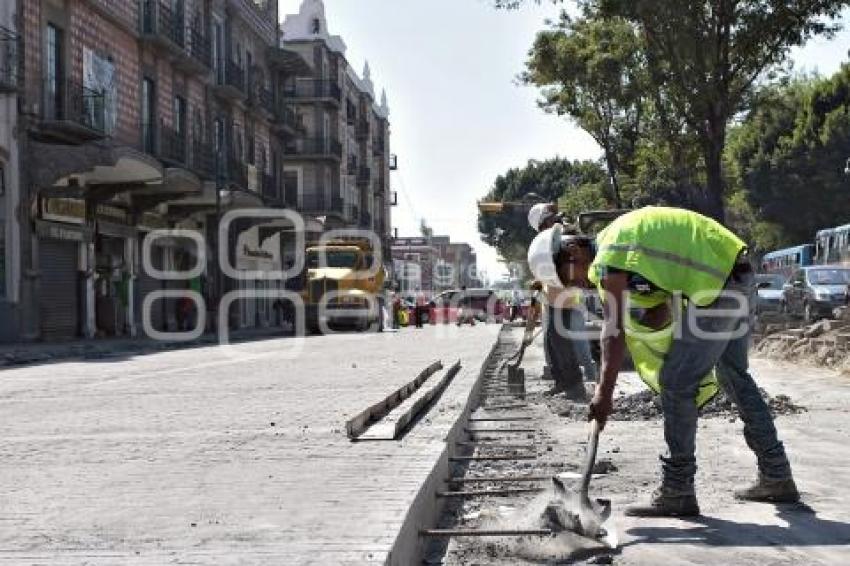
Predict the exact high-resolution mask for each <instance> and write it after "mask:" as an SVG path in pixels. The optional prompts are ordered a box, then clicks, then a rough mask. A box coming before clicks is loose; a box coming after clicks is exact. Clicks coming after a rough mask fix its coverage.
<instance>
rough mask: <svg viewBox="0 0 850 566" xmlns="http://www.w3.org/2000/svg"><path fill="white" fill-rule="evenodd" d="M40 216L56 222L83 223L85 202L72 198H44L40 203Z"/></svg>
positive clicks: (84, 220)
mask: <svg viewBox="0 0 850 566" xmlns="http://www.w3.org/2000/svg"><path fill="white" fill-rule="evenodd" d="M41 217H42V218H43V219H44V220H54V221H56V222H70V223H72V224H85V222H86V203H85V201H83V200H79V199H72V198H46V199H44V200H43V201H42V204H41Z"/></svg>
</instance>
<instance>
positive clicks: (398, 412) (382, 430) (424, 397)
mask: <svg viewBox="0 0 850 566" xmlns="http://www.w3.org/2000/svg"><path fill="white" fill-rule="evenodd" d="M458 371H460V360H458V361H457V362H455V364H454V365H453V366H452V367H450V368H449V369H448V370H446V372H445V373H444V374H443V377H441V378H440V379H439V380H438V381H437V382H436V383H435V384H434V385H433V386H432V387H430V388H425V387H423V388H421V389H420V390H419V391H417V392H416V394H415V395H412V396H411V397H409V398H408V399H406V400H405V401H404V403H402V404H401V405H399V406H398V407H396V408H395V409H394V410H393V411H391V412H390V413H389V414H387V415H386V416H385V417H384V418H383V419H381V422H379V423H377V424H375V425H373V426H371V427H369V428H368V429H367V430H366V431H364V432H363V433H362V434H361V435H360V436H358V437H357V440H395V439H396V438H398V437H399V435H400V434H401V432H402V431H403V430H404V429H405V428H406V427H407V426H408V425H409V424H410V423H411V422H413V420H414V419H415V418H416V416H417V415H418V414H419V413H420V412H421V411H422V409H423V408H424V407H425V406H427V405H428V404H429V403H430V402H431V401H432V400H433V399H434V398H435V397H436V396H437V395H439V394H440V393H441V392H442V391H443V389H445V388H446V386H448V384H449V382H450V381H451V380H452V378H453V377H454V376H455V374H457V372H458Z"/></svg>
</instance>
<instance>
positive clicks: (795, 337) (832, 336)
mask: <svg viewBox="0 0 850 566" xmlns="http://www.w3.org/2000/svg"><path fill="white" fill-rule="evenodd" d="M834 314H835V319H834V320H820V321H818V322H815V323H814V324H811V325H809V326H806V327H803V328H789V324H787V323H785V324H781V325H780V324H767V325H765V328H764V335H763V338H762V339H761V340H760V341H758V343H757V344H756V349H755V351H756V353H757V355H759V356H762V357H766V358H771V359H775V360H788V361H793V362H795V363H800V362H805V363H810V364H814V365H817V366H823V367H828V368H834V369H839V370H842V371H845V372H847V373H850V308H846V307H845V308H840V309H836V312H835V313H834Z"/></svg>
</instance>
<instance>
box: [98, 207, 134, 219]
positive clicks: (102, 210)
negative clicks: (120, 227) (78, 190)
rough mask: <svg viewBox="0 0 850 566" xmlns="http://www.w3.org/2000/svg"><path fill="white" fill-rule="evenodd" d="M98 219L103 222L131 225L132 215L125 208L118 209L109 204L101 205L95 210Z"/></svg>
mask: <svg viewBox="0 0 850 566" xmlns="http://www.w3.org/2000/svg"><path fill="white" fill-rule="evenodd" d="M95 212H96V214H97V217H98V218H99V219H102V220H108V221H110V222H118V223H120V224H129V223H130V215H129V214H128V212H127V211H126V210H124V209H123V208H118V207H117V206H110V205H108V204H99V205H97V208H96V209H95Z"/></svg>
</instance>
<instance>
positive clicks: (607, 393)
mask: <svg viewBox="0 0 850 566" xmlns="http://www.w3.org/2000/svg"><path fill="white" fill-rule="evenodd" d="M627 285H628V278H627V274H626V273H610V274H607V275H606V276H605V277H604V278H603V279H602V290H603V291H604V292H605V294H606V296H605V303H604V317H605V319H604V322H603V326H602V369H601V372H600V373H601V375H600V378H599V385H597V386H596V393H594V395H593V399H592V400H591V401H590V418H591V419H596V421H597V422H598V423H599V427H600V428H604V427H605V423H606V422H607V420H608V417H609V416H610V415H611V413H612V412H614V387H615V386H616V385H617V376H618V375H619V374H620V369H621V368H622V367H623V359H624V357H625V352H626V334H625V332H624V330H623V320H624V314H625V312H624V311H625V303H626V301H625V299H626V288H627Z"/></svg>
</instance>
